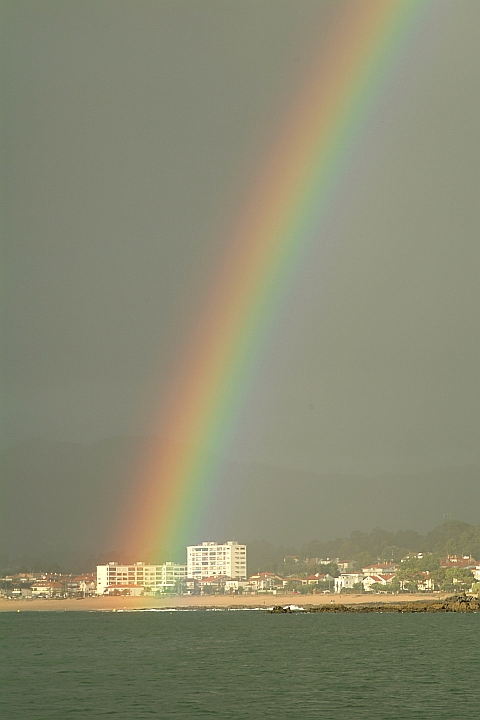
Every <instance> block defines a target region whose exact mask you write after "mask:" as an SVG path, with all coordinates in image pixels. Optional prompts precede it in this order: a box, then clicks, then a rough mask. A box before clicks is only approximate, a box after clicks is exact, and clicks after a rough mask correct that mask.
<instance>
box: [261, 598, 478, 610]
mask: <svg viewBox="0 0 480 720" xmlns="http://www.w3.org/2000/svg"><path fill="white" fill-rule="evenodd" d="M267 612H269V613H299V612H303V613H306V612H313V613H372V612H373V613H375V612H376V613H378V612H381V613H419V612H420V613H421V612H430V613H432V612H480V600H479V599H478V598H475V597H469V596H467V595H453V596H452V597H448V598H445V599H444V600H439V601H436V600H425V601H422V600H417V601H415V602H399V603H390V602H384V603H382V602H379V603H358V604H355V605H353V604H352V605H340V604H336V603H330V604H325V605H316V606H310V607H309V606H306V607H305V608H303V609H302V608H295V607H294V608H292V607H291V606H290V605H286V606H285V607H282V606H281V605H275V606H274V607H273V608H270V609H269V610H267Z"/></svg>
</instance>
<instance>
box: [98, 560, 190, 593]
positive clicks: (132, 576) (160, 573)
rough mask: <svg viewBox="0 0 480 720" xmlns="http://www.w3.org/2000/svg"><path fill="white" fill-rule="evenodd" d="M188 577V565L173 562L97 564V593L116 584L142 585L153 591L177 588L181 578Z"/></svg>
mask: <svg viewBox="0 0 480 720" xmlns="http://www.w3.org/2000/svg"><path fill="white" fill-rule="evenodd" d="M186 577H187V566H186V565H176V564H175V563H172V562H167V563H164V564H163V565H146V564H145V563H142V562H138V563H134V564H133V565H119V564H118V563H115V562H110V563H108V565H97V594H98V595H103V593H104V592H105V590H106V589H107V588H108V587H111V586H114V585H140V586H141V587H143V588H150V590H151V591H152V592H165V591H168V590H173V589H175V587H176V585H177V583H178V581H179V580H183V579H184V578H186Z"/></svg>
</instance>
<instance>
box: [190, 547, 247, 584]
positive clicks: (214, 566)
mask: <svg viewBox="0 0 480 720" xmlns="http://www.w3.org/2000/svg"><path fill="white" fill-rule="evenodd" d="M187 575H188V577H189V578H194V579H196V580H203V579H205V578H208V577H212V576H217V575H225V576H227V577H229V578H231V579H235V580H246V578H247V546H246V545H239V544H238V543H237V542H236V541H235V540H229V541H228V542H226V543H223V545H220V544H218V543H216V542H202V543H201V544H200V545H190V546H189V547H187Z"/></svg>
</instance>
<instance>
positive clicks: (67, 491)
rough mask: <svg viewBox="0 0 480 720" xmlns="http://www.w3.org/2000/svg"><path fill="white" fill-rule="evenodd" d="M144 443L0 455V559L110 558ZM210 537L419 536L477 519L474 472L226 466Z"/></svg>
mask: <svg viewBox="0 0 480 720" xmlns="http://www.w3.org/2000/svg"><path fill="white" fill-rule="evenodd" d="M145 442H146V441H145V439H143V438H132V437H116V438H110V439H108V440H102V441H100V442H97V443H94V444H93V445H88V446H83V445H77V444H75V443H64V442H53V441H44V440H33V441H28V442H27V441H25V442H23V443H21V444H19V445H16V446H14V447H10V448H8V449H6V450H4V451H3V452H2V453H0V470H1V476H0V496H1V508H0V521H1V522H0V554H1V555H3V556H6V557H20V556H26V557H30V558H32V557H38V558H40V557H44V558H47V557H48V558H51V559H52V560H55V561H58V562H64V561H65V562H66V560H64V559H65V558H77V559H78V562H83V561H84V560H85V558H87V557H89V556H91V555H96V556H97V555H99V554H105V553H107V554H108V553H111V552H113V551H114V550H126V549H125V548H119V547H118V545H117V546H116V545H115V543H116V542H118V541H117V540H116V539H115V538H118V537H119V533H118V525H119V523H120V522H121V518H122V517H123V512H124V510H125V506H126V498H127V494H128V493H129V492H131V491H132V487H133V486H134V481H135V475H136V473H137V472H138V467H139V459H140V458H141V456H142V452H144V450H143V449H144V446H145ZM211 494H212V498H213V500H212V503H211V507H210V512H209V516H208V518H207V520H206V522H205V533H206V534H208V537H205V538H197V537H192V539H191V542H198V541H199V540H201V539H219V540H222V539H229V538H236V539H239V540H242V541H245V542H252V541H255V540H266V541H268V542H270V543H273V544H277V545H279V544H283V545H289V546H296V547H300V546H302V545H303V544H305V543H308V542H309V541H311V540H312V539H318V540H327V539H329V538H332V537H339V536H346V535H348V534H349V533H350V532H351V531H352V530H353V529H356V530H357V529H358V530H361V531H369V530H371V529H372V528H374V527H383V528H387V529H389V530H394V529H399V528H404V529H411V530H417V531H418V532H421V533H422V534H424V533H426V532H427V531H428V530H430V529H432V528H433V527H435V526H436V525H438V524H439V523H441V522H442V521H443V519H444V516H445V515H447V516H449V517H451V518H455V519H458V520H462V521H465V522H468V523H471V524H474V525H475V524H478V523H479V522H480V517H479V514H480V469H479V468H475V467H473V468H450V469H439V470H436V471H431V472H428V473H422V474H418V475H409V476H392V475H391V476H385V477H373V478H369V477H361V476H342V475H328V476H320V475H315V474H313V473H306V472H303V471H299V470H294V469H288V468H276V467H271V466H264V465H258V464H248V463H245V464H243V463H239V462H233V461H232V462H229V463H226V464H225V467H224V474H223V476H222V484H221V485H219V486H218V487H217V488H215V489H214V490H213V492H212V493H211Z"/></svg>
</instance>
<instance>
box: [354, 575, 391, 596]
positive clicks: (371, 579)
mask: <svg viewBox="0 0 480 720" xmlns="http://www.w3.org/2000/svg"><path fill="white" fill-rule="evenodd" d="M394 577H395V573H385V574H382V575H376V574H375V573H370V574H369V575H367V577H364V578H363V580H362V583H363V589H364V590H365V592H371V590H372V585H384V586H386V585H388V584H389V583H391V582H392V580H393V578H394Z"/></svg>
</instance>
